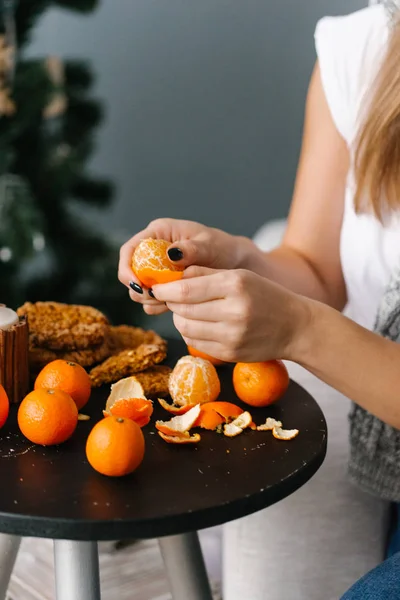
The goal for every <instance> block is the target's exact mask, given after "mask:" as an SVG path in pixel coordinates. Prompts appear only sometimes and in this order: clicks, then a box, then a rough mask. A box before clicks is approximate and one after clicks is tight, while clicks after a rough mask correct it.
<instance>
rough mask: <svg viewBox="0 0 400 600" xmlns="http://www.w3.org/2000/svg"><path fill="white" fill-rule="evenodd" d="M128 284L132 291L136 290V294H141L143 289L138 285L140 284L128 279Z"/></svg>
mask: <svg viewBox="0 0 400 600" xmlns="http://www.w3.org/2000/svg"><path fill="white" fill-rule="evenodd" d="M129 286H130V287H131V288H132V289H133V291H134V292H136V293H137V294H143V290H142V288H141V287H140V285H138V284H137V283H135V282H134V281H130V282H129Z"/></svg>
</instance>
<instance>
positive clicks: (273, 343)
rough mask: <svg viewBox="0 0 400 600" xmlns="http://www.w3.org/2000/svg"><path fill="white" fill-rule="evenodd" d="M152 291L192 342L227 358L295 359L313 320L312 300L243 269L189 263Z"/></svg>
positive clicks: (183, 333) (186, 339)
mask: <svg viewBox="0 0 400 600" xmlns="http://www.w3.org/2000/svg"><path fill="white" fill-rule="evenodd" d="M153 292H154V295H155V296H156V298H157V299H158V300H160V301H161V302H165V303H166V305H167V306H168V308H169V309H170V310H171V311H172V312H173V313H174V317H173V318H174V323H175V326H176V328H177V329H178V331H179V332H180V333H181V335H182V337H183V339H184V340H185V342H186V343H187V344H188V345H190V346H194V347H195V348H197V349H198V350H201V351H202V352H206V353H207V354H210V355H211V356H215V357H216V358H220V359H222V360H224V361H228V362H238V361H245V362H258V361H264V360H270V359H276V358H281V359H282V358H283V359H288V360H292V359H293V356H294V355H295V354H296V353H297V351H298V350H297V348H296V349H295V346H296V344H297V342H298V340H301V334H302V331H304V328H306V327H307V326H308V321H309V319H310V312H311V310H310V307H309V301H308V300H306V299H305V298H303V297H301V296H298V295H296V294H293V293H292V292H289V291H288V290H286V289H285V288H283V287H281V286H279V285H277V284H274V283H272V282H271V281H268V280H267V279H265V278H264V277H261V276H260V275H256V274H255V273H252V272H250V271H245V270H242V269H239V270H230V271H215V270H211V269H205V268H201V267H190V268H189V269H187V270H186V271H185V277H184V279H182V280H180V281H175V282H173V283H166V284H163V285H156V286H154V288H153Z"/></svg>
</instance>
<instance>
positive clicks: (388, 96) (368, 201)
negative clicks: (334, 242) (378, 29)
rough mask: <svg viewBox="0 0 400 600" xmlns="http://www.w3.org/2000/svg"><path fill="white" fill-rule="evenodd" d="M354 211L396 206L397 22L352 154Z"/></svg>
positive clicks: (399, 132) (399, 139)
mask: <svg viewBox="0 0 400 600" xmlns="http://www.w3.org/2000/svg"><path fill="white" fill-rule="evenodd" d="M354 172H355V180H356V193H355V199H354V203H355V208H356V211H357V212H363V211H365V210H370V209H372V211H373V213H374V214H375V215H376V216H377V217H378V219H380V220H382V219H383V217H384V216H385V215H386V214H388V213H389V214H390V213H393V212H394V211H398V210H399V209H400V25H396V26H395V27H394V28H393V30H392V32H391V36H390V39H389V44H388V48H387V51H386V55H385V58H384V60H383V63H382V65H381V68H380V70H379V73H378V76H377V78H376V80H375V85H374V88H373V90H372V95H371V97H370V102H369V105H368V111H367V113H366V117H365V119H364V121H363V122H362V125H361V128H360V132H359V134H358V138H357V140H356V147H355V155H354Z"/></svg>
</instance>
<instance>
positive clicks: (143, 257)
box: [132, 238, 183, 288]
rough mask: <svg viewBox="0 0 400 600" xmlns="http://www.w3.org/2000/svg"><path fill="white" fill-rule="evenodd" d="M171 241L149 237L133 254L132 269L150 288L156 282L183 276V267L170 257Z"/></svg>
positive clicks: (168, 280) (141, 281)
mask: <svg viewBox="0 0 400 600" xmlns="http://www.w3.org/2000/svg"><path fill="white" fill-rule="evenodd" d="M170 245H171V242H167V240H154V239H152V238H147V239H145V240H142V241H141V242H139V244H138V245H137V246H136V249H135V251H134V253H133V256H132V271H133V272H134V273H135V275H136V277H137V278H138V279H139V281H140V283H142V284H143V285H145V286H146V287H148V288H151V287H153V285H155V284H156V283H168V282H170V281H176V280H177V279H182V277H183V267H182V266H178V265H176V264H175V263H173V262H172V261H170V259H169V258H168V254H167V250H168V248H169V246H170Z"/></svg>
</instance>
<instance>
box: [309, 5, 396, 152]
mask: <svg viewBox="0 0 400 600" xmlns="http://www.w3.org/2000/svg"><path fill="white" fill-rule="evenodd" d="M388 34H389V24H388V20H387V15H386V13H385V9H384V7H383V6H382V5H381V4H378V5H374V6H370V7H368V8H364V9H362V10H359V11H357V12H353V13H351V14H349V15H345V16H339V17H324V18H323V19H321V20H320V21H319V22H318V24H317V27H316V30H315V45H316V50H317V56H318V61H319V66H320V72H321V79H322V85H323V87H324V91H325V95H326V99H327V102H328V105H329V107H330V109H331V113H332V117H333V120H334V122H335V124H336V126H337V128H338V130H339V132H340V134H341V135H342V136H343V137H344V139H345V140H346V142H347V143H348V144H349V145H350V144H351V142H352V141H353V139H354V135H355V132H356V128H357V120H358V115H359V113H360V109H361V104H362V101H363V99H364V98H365V95H366V93H367V92H368V89H369V88H370V87H371V85H372V82H373V80H374V77H375V75H376V72H377V70H378V68H379V64H380V61H381V59H382V56H383V54H384V50H385V48H386V44H387V40H388Z"/></svg>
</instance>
